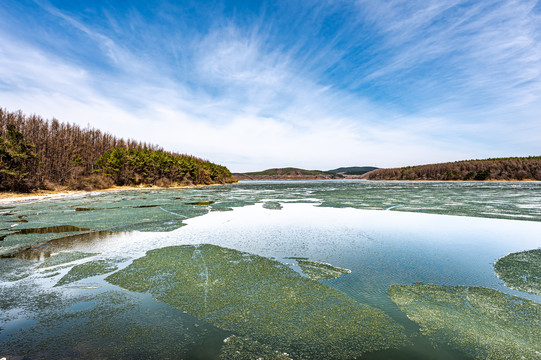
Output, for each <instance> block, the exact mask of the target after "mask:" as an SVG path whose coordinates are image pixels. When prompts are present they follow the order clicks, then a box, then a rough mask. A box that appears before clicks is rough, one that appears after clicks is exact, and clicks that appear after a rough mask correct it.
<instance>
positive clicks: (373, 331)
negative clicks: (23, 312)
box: [106, 245, 407, 359]
mask: <svg viewBox="0 0 541 360" xmlns="http://www.w3.org/2000/svg"><path fill="white" fill-rule="evenodd" d="M106 280H107V281H108V282H110V283H112V284H115V285H119V286H121V287H123V288H125V289H128V290H131V291H137V292H149V293H150V294H152V296H154V297H155V298H156V299H157V300H159V301H161V302H164V303H166V304H169V305H171V306H173V307H175V308H177V309H180V310H182V311H184V312H186V313H188V314H189V315H192V316H194V317H197V318H199V319H202V320H205V321H207V322H208V323H210V324H213V325H215V326H217V327H219V328H221V329H224V330H227V331H231V332H233V333H235V334H237V335H240V336H243V337H244V336H249V337H250V338H251V339H252V340H254V341H259V342H261V343H263V344H266V345H268V346H270V347H271V348H272V349H276V350H278V351H281V352H287V353H289V354H292V357H298V358H314V357H317V358H335V359H351V358H354V357H358V356H360V355H361V354H362V353H364V352H368V351H375V350H381V349H388V348H398V347H401V346H403V345H405V344H406V343H407V340H406V337H405V334H404V329H403V328H402V327H401V326H400V325H398V324H397V323H395V322H394V321H393V320H392V319H391V318H390V317H388V316H387V315H385V314H384V313H383V312H382V311H380V310H377V309H374V308H371V307H369V306H367V305H363V304H359V303H357V302H355V301H354V300H352V299H351V298H349V297H348V296H346V295H344V294H342V293H341V292H339V291H338V290H335V289H332V288H330V287H329V286H327V285H324V284H321V283H319V282H317V281H313V280H310V279H307V278H304V277H302V276H300V275H299V274H298V273H297V272H295V271H294V270H292V269H290V268H289V267H288V266H286V265H284V264H282V263H280V262H277V261H273V260H270V259H267V258H264V257H261V256H257V255H252V254H248V253H243V252H239V251H236V250H231V249H226V248H222V247H219V246H214V245H200V246H192V245H184V246H172V247H166V248H162V249H155V250H151V251H148V252H147V254H146V256H144V257H142V258H140V259H137V260H134V261H133V263H132V264H131V265H129V266H128V267H127V268H125V269H122V270H120V271H117V272H116V273H113V274H111V275H109V276H108V277H107V278H106Z"/></svg>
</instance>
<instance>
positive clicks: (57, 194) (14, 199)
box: [0, 184, 221, 205]
mask: <svg viewBox="0 0 541 360" xmlns="http://www.w3.org/2000/svg"><path fill="white" fill-rule="evenodd" d="M216 185H221V184H212V185H188V186H172V187H167V188H165V187H159V186H115V187H112V188H109V189H104V190H92V191H83V190H80V191H79V190H65V191H47V190H42V191H37V192H33V193H29V194H24V193H12V192H0V205H4V204H11V203H19V202H27V201H43V200H51V199H58V198H64V197H71V196H79V195H86V194H98V193H104V192H113V191H131V190H164V189H186V188H193V187H200V186H216Z"/></svg>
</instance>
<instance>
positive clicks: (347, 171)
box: [326, 166, 378, 175]
mask: <svg viewBox="0 0 541 360" xmlns="http://www.w3.org/2000/svg"><path fill="white" fill-rule="evenodd" d="M376 169H378V168H377V167H374V166H350V167H340V168H338V169H334V170H327V171H326V172H327V173H331V174H343V175H363V174H366V173H367V172H369V171H373V170H376Z"/></svg>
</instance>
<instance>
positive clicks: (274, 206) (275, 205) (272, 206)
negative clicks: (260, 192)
mask: <svg viewBox="0 0 541 360" xmlns="http://www.w3.org/2000/svg"><path fill="white" fill-rule="evenodd" d="M263 208H265V209H267V210H281V209H282V204H280V203H279V202H278V201H265V203H264V204H263Z"/></svg>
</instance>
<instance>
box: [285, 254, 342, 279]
mask: <svg viewBox="0 0 541 360" xmlns="http://www.w3.org/2000/svg"><path fill="white" fill-rule="evenodd" d="M290 259H293V260H296V261H297V265H299V267H300V268H301V270H302V272H303V273H304V274H305V275H306V276H308V277H309V278H310V279H312V280H330V279H336V278H339V277H340V276H341V275H342V274H350V273H351V270H348V269H343V268H339V267H336V266H332V265H331V264H327V263H323V262H319V261H312V260H308V259H305V258H298V257H292V258H290Z"/></svg>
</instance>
